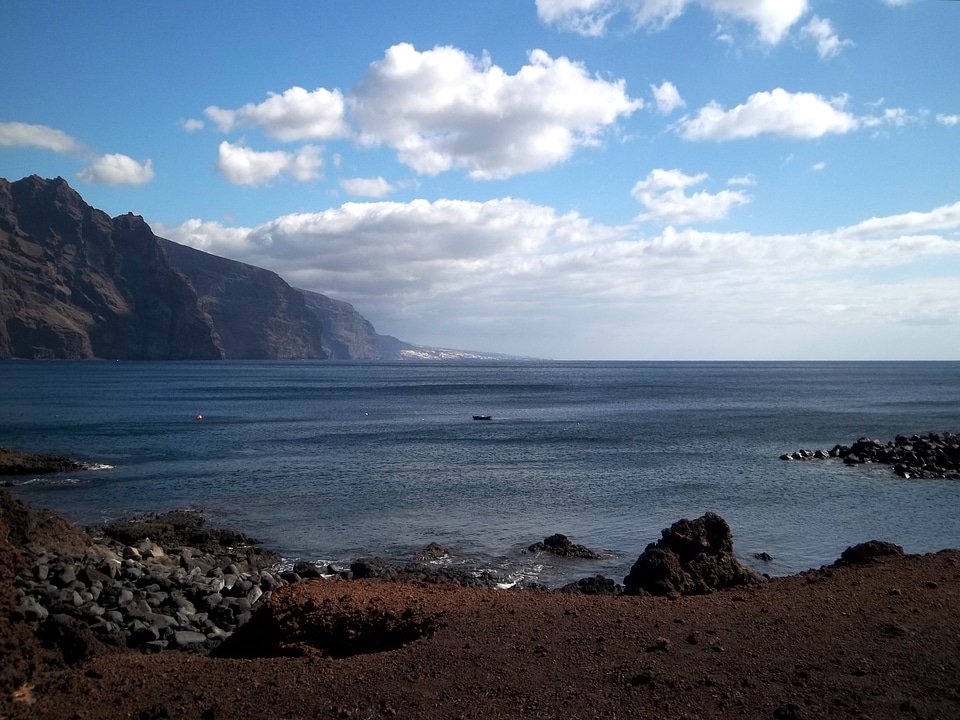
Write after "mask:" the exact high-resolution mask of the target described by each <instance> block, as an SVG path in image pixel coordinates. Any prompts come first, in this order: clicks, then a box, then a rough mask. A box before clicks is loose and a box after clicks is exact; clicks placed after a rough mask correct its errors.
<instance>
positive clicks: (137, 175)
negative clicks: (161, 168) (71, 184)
mask: <svg viewBox="0 0 960 720" xmlns="http://www.w3.org/2000/svg"><path fill="white" fill-rule="evenodd" d="M153 177H154V173H153V163H152V162H151V161H150V160H144V161H143V162H137V161H136V160H134V159H133V158H131V157H128V156H127V155H121V154H120V153H111V154H108V155H101V156H100V157H98V158H97V159H96V160H94V161H93V162H92V163H91V164H90V165H89V166H87V167H86V168H84V169H83V170H81V171H80V172H78V173H77V179H78V180H82V181H83V182H88V183H95V184H98V185H144V184H146V183H148V182H150V181H151V180H153Z"/></svg>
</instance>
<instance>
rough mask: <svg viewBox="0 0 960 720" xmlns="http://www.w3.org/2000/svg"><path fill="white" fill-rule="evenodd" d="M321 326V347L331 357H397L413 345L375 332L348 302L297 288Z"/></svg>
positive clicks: (343, 358)
mask: <svg viewBox="0 0 960 720" xmlns="http://www.w3.org/2000/svg"><path fill="white" fill-rule="evenodd" d="M298 292H300V293H302V294H303V298H304V300H305V301H306V303H307V307H308V308H310V310H312V311H313V312H314V313H315V315H316V317H317V320H318V321H319V322H320V323H321V325H322V326H323V329H322V336H323V347H324V349H325V350H326V351H327V354H328V355H329V356H330V358H331V359H334V360H397V359H400V358H402V357H403V351H404V350H409V349H410V348H412V347H413V346H412V345H410V344H409V343H405V342H403V341H402V340H397V338H395V337H391V336H390V335H378V334H377V331H376V330H375V329H374V327H373V325H372V324H371V323H370V321H369V320H367V319H366V318H365V317H363V315H361V314H360V313H358V312H357V310H356V308H354V307H353V305H351V304H350V303H347V302H343V301H342V300H333V299H332V298H329V297H327V296H326V295H321V294H319V293H315V292H310V291H309V290H299V291H298Z"/></svg>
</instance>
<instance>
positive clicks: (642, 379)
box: [0, 362, 960, 585]
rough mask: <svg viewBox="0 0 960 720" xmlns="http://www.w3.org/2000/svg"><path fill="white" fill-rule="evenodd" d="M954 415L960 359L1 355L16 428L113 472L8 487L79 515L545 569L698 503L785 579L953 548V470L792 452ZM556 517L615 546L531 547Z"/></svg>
mask: <svg viewBox="0 0 960 720" xmlns="http://www.w3.org/2000/svg"><path fill="white" fill-rule="evenodd" d="M474 414H487V415H491V416H492V417H493V419H492V420H491V421H489V422H485V421H474V420H473V419H472V415H474ZM198 415H202V416H203V419H202V421H198V420H197V416H198ZM939 430H952V431H960V363H782V364H781V363H596V362H591V363H579V362H563V363H553V362H544V363H541V362H536V363H533V362H530V363H528V362H524V363H500V362H496V363H492V362H482V363H436V364H433V363H430V364H428V363H423V364H419V363H371V364H368V363H349V364H348V363H333V362H282V363H281V362H220V363H114V362H82V363H73V362H49V363H48V362H4V363H0V444H3V445H6V446H8V447H13V448H17V449H22V450H28V451H35V452H52V453H59V454H66V455H70V456H73V457H75V458H78V459H81V460H85V461H89V462H92V463H101V464H104V465H109V466H112V467H110V468H105V469H97V470H92V471H89V472H85V473H77V474H72V475H69V476H57V477H52V478H37V479H31V478H28V479H27V481H26V482H25V483H24V484H22V485H19V486H18V487H17V488H16V489H15V492H16V494H17V495H18V496H20V497H22V498H23V499H25V500H28V501H30V502H33V503H36V504H38V505H41V506H45V507H49V508H53V509H56V510H59V511H61V512H63V513H64V514H65V515H66V516H67V517H69V518H70V519H72V520H74V521H75V522H77V523H80V524H91V523H97V522H103V521H108V520H114V519H118V518H122V517H127V516H130V515H132V514H135V513H139V512H148V511H163V510H168V509H173V508H184V507H188V508H200V509H203V510H205V511H206V513H207V515H208V517H209V518H210V519H211V521H212V522H214V523H217V524H220V525H228V526H232V527H236V528H238V529H240V530H243V531H245V532H247V533H249V534H251V535H254V536H256V537H259V538H261V539H263V540H264V541H265V542H266V544H267V545H268V546H270V547H272V548H274V549H276V550H279V551H280V552H281V553H282V554H283V555H284V556H285V557H287V558H290V559H295V558H305V559H311V560H323V561H329V562H337V563H340V562H345V561H349V560H350V559H352V558H356V557H359V556H362V555H372V554H377V555H383V556H385V557H390V558H406V557H409V556H410V555H411V554H412V553H413V552H415V551H416V550H418V549H420V548H421V547H423V546H424V545H426V544H427V543H429V542H431V541H435V542H439V543H441V544H443V545H446V546H448V547H451V548H453V549H455V550H457V551H459V552H460V553H461V558H462V560H461V561H462V562H465V563H468V564H470V565H471V566H477V567H493V568H497V569H499V570H501V571H503V572H506V573H511V574H513V575H515V576H519V575H525V576H528V577H537V578H539V579H541V580H543V581H546V582H547V583H548V584H552V585H555V584H558V583H560V582H562V581H566V580H570V579H575V578H577V577H582V576H584V575H587V574H593V573H597V572H600V573H603V574H606V575H608V576H610V577H614V578H616V579H618V580H622V577H623V575H624V574H625V573H626V572H627V571H628V570H629V567H630V565H631V564H632V563H633V561H634V560H635V559H636V557H637V555H638V554H639V553H640V552H641V551H642V550H643V548H644V547H645V546H646V544H647V543H649V542H652V541H655V540H656V539H657V538H658V537H659V534H660V530H661V529H662V528H664V527H666V526H668V525H669V524H670V523H672V522H674V521H675V520H677V519H679V518H681V517H695V516H699V515H701V514H702V513H703V512H705V511H706V510H714V511H716V512H718V513H720V514H721V515H723V517H725V518H726V519H727V521H728V522H729V523H730V525H731V527H732V528H733V532H734V538H735V545H736V549H737V552H738V554H740V555H741V557H742V558H743V559H744V560H745V561H746V562H748V563H749V564H751V565H753V566H754V567H757V568H758V569H760V570H762V571H764V572H768V573H771V574H785V573H792V572H797V571H800V570H804V569H806V568H809V567H815V566H819V565H822V564H825V563H829V562H832V561H833V560H834V559H836V558H837V556H838V555H839V554H840V552H841V551H842V550H843V549H844V548H845V547H847V546H848V545H851V544H853V543H856V542H861V541H864V540H868V539H872V538H880V539H885V540H891V541H894V542H896V543H899V544H901V545H903V546H904V547H905V548H906V549H907V550H908V551H910V552H927V551H932V550H937V549H940V548H943V547H960V483H957V482H951V481H942V480H901V479H899V478H897V477H896V476H894V475H893V474H892V472H890V470H889V469H888V468H883V467H880V466H876V467H874V466H864V467H857V468H849V467H845V466H843V465H842V464H840V463H838V462H833V461H818V462H814V461H809V462H783V461H780V460H778V459H777V457H778V455H780V453H782V452H785V451H792V450H796V449H799V448H801V447H803V448H810V449H816V448H821V447H822V448H829V447H832V446H833V445H834V444H836V443H838V442H839V443H842V444H850V443H852V442H853V441H854V440H856V439H857V438H858V437H861V436H869V437H874V438H876V439H878V440H882V441H884V442H886V441H887V440H890V439H892V438H893V437H894V436H895V435H897V434H898V433H904V434H911V433H923V432H929V431H939ZM554 532H561V533H564V534H566V535H568V536H570V537H571V539H573V540H574V541H575V542H579V543H583V544H585V545H587V546H589V547H591V548H594V549H597V550H601V551H604V552H607V553H609V554H610V558H609V559H608V560H601V561H594V562H583V561H580V562H564V561H559V560H556V559H549V558H544V557H534V556H532V555H529V554H525V553H523V548H525V547H526V546H527V545H529V544H531V543H533V542H535V541H537V540H540V539H542V538H543V537H544V536H545V535H549V534H552V533H554ZM758 551H766V552H768V553H770V554H771V555H773V557H774V561H773V562H771V563H767V564H763V563H759V562H758V561H755V560H753V559H752V557H751V556H752V553H754V552H758Z"/></svg>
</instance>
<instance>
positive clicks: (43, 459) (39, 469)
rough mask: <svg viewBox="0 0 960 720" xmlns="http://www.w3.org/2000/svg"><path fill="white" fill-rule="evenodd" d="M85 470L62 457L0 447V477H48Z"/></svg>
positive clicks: (74, 461)
mask: <svg viewBox="0 0 960 720" xmlns="http://www.w3.org/2000/svg"><path fill="white" fill-rule="evenodd" d="M87 469H88V467H87V465H84V464H83V463H81V462H78V461H77V460H74V459H72V458H68V457H66V456H64V455H38V454H35V453H25V452H18V451H16V450H10V449H9V448H5V447H0V475H48V474H50V473H58V472H75V471H79V470H87ZM8 484H9V481H8Z"/></svg>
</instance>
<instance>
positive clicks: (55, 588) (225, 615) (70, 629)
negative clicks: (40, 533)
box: [14, 512, 286, 662]
mask: <svg viewBox="0 0 960 720" xmlns="http://www.w3.org/2000/svg"><path fill="white" fill-rule="evenodd" d="M138 525H139V526H141V527H142V528H147V529H152V530H154V531H156V533H157V536H158V537H161V538H162V539H164V540H165V541H166V543H165V546H162V545H160V544H159V543H157V542H155V541H153V540H151V539H150V538H149V536H144V535H142V534H140V533H139V532H137V530H136V528H137V527H138ZM90 532H91V534H92V536H93V540H94V544H91V545H90V546H89V547H88V548H86V549H85V550H84V552H83V553H82V554H76V553H69V552H67V553H58V552H51V551H49V550H48V549H44V548H40V547H31V546H30V545H28V546H26V547H21V548H20V554H21V557H22V559H23V562H22V564H21V568H20V570H19V572H18V574H17V576H16V578H15V581H14V585H15V588H16V592H17V595H18V604H19V610H20V613H21V614H22V616H23V618H24V619H25V620H26V621H27V622H28V623H31V624H33V625H34V626H36V629H37V634H38V636H39V637H40V638H41V639H42V640H43V641H44V642H45V643H48V644H50V645H52V646H59V647H60V648H62V649H63V653H64V657H65V659H66V660H67V661H68V662H69V661H72V660H80V659H83V658H84V657H86V656H87V655H89V654H91V653H93V652H95V651H96V650H98V649H103V646H116V647H126V648H137V649H140V650H142V651H147V652H159V651H161V650H166V649H177V650H185V651H198V652H206V651H208V650H210V649H211V648H213V647H216V646H217V645H219V643H220V642H222V641H223V639H224V638H226V637H228V636H229V635H230V634H231V633H232V632H233V631H234V630H235V629H236V628H237V627H239V626H240V625H242V624H243V623H244V622H246V621H247V620H248V619H249V618H250V616H251V613H252V610H253V609H254V607H255V606H256V605H257V604H258V603H259V602H260V601H261V600H262V599H263V598H265V597H269V596H270V594H271V593H272V592H273V591H274V590H276V589H277V588H278V587H280V586H282V585H284V584H286V581H284V580H283V579H282V578H280V577H278V576H277V575H276V574H275V573H274V572H272V571H271V570H270V569H269V567H270V566H272V565H274V564H275V563H276V562H277V561H278V560H279V556H277V555H276V554H274V553H269V552H266V551H264V550H262V549H261V548H260V547H259V545H258V544H257V542H256V541H255V540H253V539H251V538H248V537H246V536H244V535H242V534H240V533H236V532H234V531H217V530H209V529H207V528H205V527H203V518H202V516H200V515H199V514H196V513H183V512H178V513H170V514H168V515H157V516H149V517H147V518H143V519H140V520H138V521H131V522H124V523H120V524H118V525H116V526H107V527H100V528H91V529H90ZM137 535H139V537H140V538H142V539H140V540H139V541H134V542H135V544H130V543H129V542H128V541H130V540H133V538H134V537H135V536H137ZM187 540H196V541H197V543H196V545H198V546H199V547H197V546H192V545H188V544H187V542H185V541H187ZM224 541H226V542H228V543H229V544H224Z"/></svg>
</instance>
